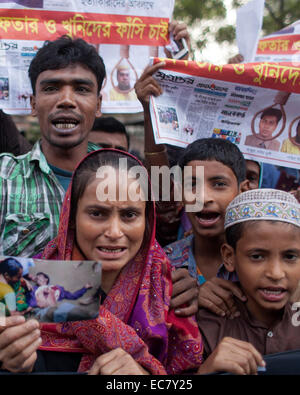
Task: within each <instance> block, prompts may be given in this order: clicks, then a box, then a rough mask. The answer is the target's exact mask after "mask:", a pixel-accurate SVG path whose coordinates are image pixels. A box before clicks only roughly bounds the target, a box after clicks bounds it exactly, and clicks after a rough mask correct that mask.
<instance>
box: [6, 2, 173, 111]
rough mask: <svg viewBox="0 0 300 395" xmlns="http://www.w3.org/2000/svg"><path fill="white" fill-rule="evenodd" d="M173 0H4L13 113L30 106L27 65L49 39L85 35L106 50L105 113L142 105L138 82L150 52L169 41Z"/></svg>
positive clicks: (102, 51)
mask: <svg viewBox="0 0 300 395" xmlns="http://www.w3.org/2000/svg"><path fill="white" fill-rule="evenodd" d="M173 8H174V0H164V1H163V2H162V1H160V0H65V1H57V0H15V1H4V0H0V78H8V88H9V89H8V94H7V96H6V100H0V108H2V109H3V110H4V111H5V112H7V113H9V114H26V113H29V112H30V94H31V93H32V90H31V86H30V81H29V78H28V75H27V71H28V67H29V64H30V62H31V60H32V59H33V57H34V56H35V54H36V52H37V50H38V49H39V48H40V47H41V46H42V45H43V43H44V41H45V40H54V39H56V38H58V37H60V36H62V35H68V36H70V37H72V38H83V39H84V40H86V41H88V42H89V43H91V44H93V45H94V46H95V47H96V49H97V51H98V53H99V54H100V55H101V56H102V58H103V60H104V63H105V66H106V72H107V77H106V79H105V81H104V84H103V88H102V91H101V93H102V97H103V105H102V112H104V113H115V112H117V113H135V112H140V111H142V106H141V104H140V103H139V101H138V100H137V98H136V95H135V91H134V84H135V82H136V80H137V79H138V77H139V76H140V75H141V73H142V72H143V70H144V68H145V67H146V65H147V64H148V62H149V57H150V56H162V54H163V53H164V52H163V47H164V46H166V45H168V44H169V42H170V40H169V32H168V23H169V21H170V19H171V17H172V13H173Z"/></svg>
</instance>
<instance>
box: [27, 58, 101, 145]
mask: <svg viewBox="0 0 300 395" xmlns="http://www.w3.org/2000/svg"><path fill="white" fill-rule="evenodd" d="M100 105H101V97H100V96H99V94H98V83H97V79H96V76H95V75H94V73H93V72H92V71H91V70H89V69H88V68H86V67H84V66H81V65H80V64H76V65H72V66H68V67H66V68H63V69H58V70H46V71H43V72H42V73H40V74H39V76H38V78H37V81H36V93H35V95H34V96H32V97H31V106H32V115H34V116H37V117H38V120H39V124H40V130H41V134H42V144H43V148H48V147H52V146H55V147H59V148H71V147H76V146H78V145H80V144H81V143H82V142H83V141H85V140H86V141H87V140H88V134H89V132H90V130H91V128H92V126H93V123H94V120H95V117H96V116H100V115H101V112H100Z"/></svg>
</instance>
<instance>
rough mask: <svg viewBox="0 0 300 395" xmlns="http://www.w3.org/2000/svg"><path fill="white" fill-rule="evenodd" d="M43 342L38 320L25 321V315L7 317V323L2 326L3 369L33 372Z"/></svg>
mask: <svg viewBox="0 0 300 395" xmlns="http://www.w3.org/2000/svg"><path fill="white" fill-rule="evenodd" d="M41 343H42V339H41V337H40V329H39V323H38V321H36V320H28V321H25V318H24V317H23V316H12V317H7V318H6V319H5V325H4V326H0V361H1V369H4V370H8V371H9V372H13V373H20V372H31V371H32V369H33V367H34V364H35V361H36V358H37V354H36V350H37V349H38V347H39V346H40V345H41Z"/></svg>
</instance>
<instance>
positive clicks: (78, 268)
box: [0, 257, 101, 325]
mask: <svg viewBox="0 0 300 395" xmlns="http://www.w3.org/2000/svg"><path fill="white" fill-rule="evenodd" d="M100 298H101V263H100V262H97V261H50V260H41V259H34V258H33V259H32V258H24V257H0V320H1V322H0V325H3V322H4V321H5V318H6V317H7V316H11V315H23V316H25V318H26V319H29V318H35V319H37V320H38V321H40V322H66V321H81V320H90V319H95V318H96V317H97V316H98V314H99V305H100Z"/></svg>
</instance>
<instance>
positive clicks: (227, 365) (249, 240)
mask: <svg viewBox="0 0 300 395" xmlns="http://www.w3.org/2000/svg"><path fill="white" fill-rule="evenodd" d="M224 227H225V230H226V241H227V243H226V244H224V245H223V246H222V248H221V250H222V257H223V261H224V265H225V267H226V269H227V270H228V271H229V272H236V274H237V276H238V279H239V284H240V287H241V289H242V290H243V292H244V294H245V295H246V297H247V301H246V302H244V303H243V302H241V301H240V300H239V299H237V298H236V300H235V301H236V303H237V305H238V308H239V311H240V316H239V317H237V318H234V319H229V318H227V317H220V316H217V315H215V314H214V313H212V312H210V311H208V310H205V309H200V310H199V312H198V316H197V318H198V325H199V328H200V331H201V333H202V336H203V341H204V358H205V362H204V363H203V364H202V365H201V367H200V369H199V373H200V374H205V373H212V372H217V371H225V372H230V373H234V374H256V373H257V369H258V367H264V366H265V362H264V360H263V357H262V355H267V354H274V353H279V352H284V351H287V350H296V349H300V336H299V327H298V326H297V319H295V318H296V315H297V312H296V313H295V310H297V308H296V309H295V307H297V306H294V309H293V305H292V304H291V302H290V300H291V296H292V295H293V293H294V292H295V290H296V289H297V286H298V283H299V280H300V205H299V203H298V201H297V200H296V199H295V198H294V197H293V196H292V195H291V194H289V193H287V192H283V191H280V190H275V189H255V190H250V191H247V192H244V193H242V194H240V195H238V196H237V197H236V198H235V199H234V200H233V201H232V202H231V203H230V204H229V206H228V207H227V210H226V216H225V225H224ZM298 315H299V313H298ZM299 324H300V322H299Z"/></svg>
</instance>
